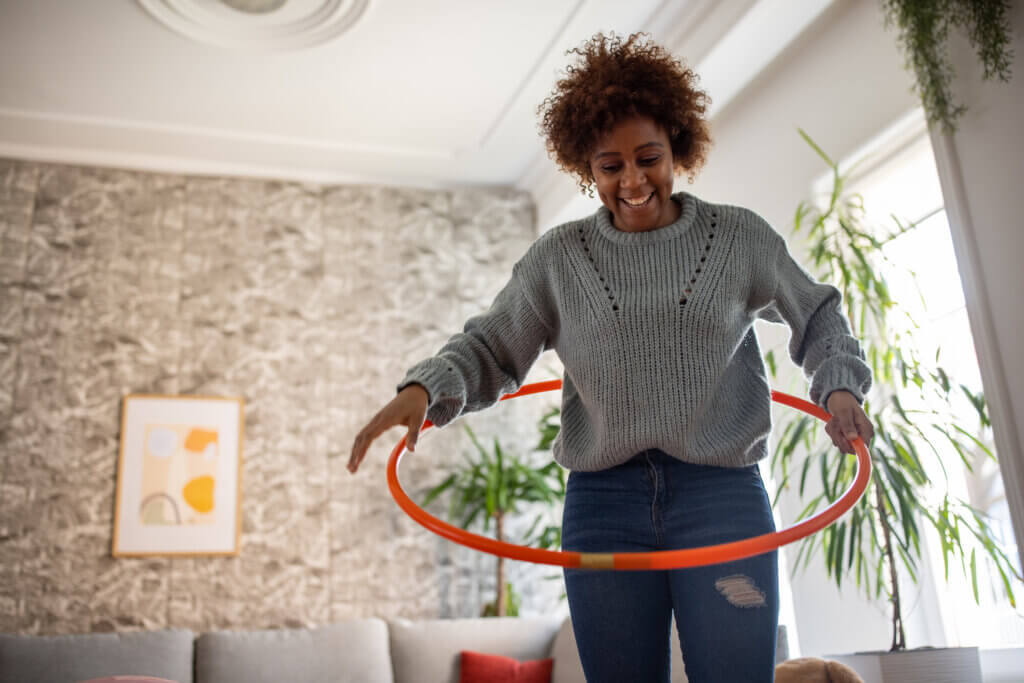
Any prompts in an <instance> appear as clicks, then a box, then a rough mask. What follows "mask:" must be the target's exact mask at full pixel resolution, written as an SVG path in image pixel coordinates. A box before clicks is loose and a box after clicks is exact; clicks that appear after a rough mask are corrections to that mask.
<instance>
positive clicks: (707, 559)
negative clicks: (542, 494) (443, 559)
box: [387, 379, 871, 570]
mask: <svg viewBox="0 0 1024 683" xmlns="http://www.w3.org/2000/svg"><path fill="white" fill-rule="evenodd" d="M561 388H562V380H558V379H556V380H550V381H547V382H536V383H534V384H527V385H525V386H523V387H522V388H521V389H520V390H519V391H517V392H516V393H514V394H508V395H507V396H503V397H502V399H501V400H502V401H505V400H508V399H512V398H518V397H520V396H528V395H530V394H539V393H541V392H545V391H555V390H557V389H561ZM772 400H773V401H775V402H776V403H782V404H784V405H787V406H790V407H792V408H796V409H798V410H802V411H803V412H805V413H807V414H808V415H811V416H812V417H816V418H818V419H819V420H822V421H825V422H827V421H828V420H829V419H831V417H832V416H831V415H829V413H828V412H826V411H825V410H822V409H821V408H819V407H818V406H816V405H814V404H813V403H811V402H810V401H805V400H803V399H801V398H797V397H796V396H791V395H790V394H784V393H782V392H780V391H772ZM432 426H433V424H432V423H431V422H430V421H429V420H427V421H426V422H425V423H424V425H423V429H422V430H421V433H422V431H426V430H427V429H429V428H430V427H432ZM852 445H853V449H854V451H855V452H856V455H857V474H856V477H855V478H854V481H853V484H851V485H850V488H848V489H847V490H846V492H845V493H844V494H843V495H842V497H841V498H839V500H837V501H836V502H834V503H832V505H830V506H828V507H827V508H825V509H824V510H822V511H821V512H820V513H818V514H817V515H815V516H814V517H811V518H809V519H805V520H804V521H802V522H799V523H798V524H794V525H793V526H791V527H788V528H786V529H783V530H781V531H775V532H773V533H769V534H762V535H760V536H754V537H751V538H747V539H744V540H741V541H733V542H731V543H721V544H718V545H711V546H704V547H702V548H687V549H684V550H659V551H655V552H646V553H635V552H632V553H581V552H574V551H566V550H543V549H541V548H530V547H527V546H522V545H515V544H513V543H503V542H499V541H496V540H494V539H493V538H488V537H486V536H480V535H478V534H473V533H470V532H468V531H465V530H464V529H460V528H458V527H456V526H452V525H451V524H448V523H447V522H444V521H441V520H440V519H438V518H437V517H434V516H433V515H431V514H430V513H428V512H427V511H425V510H424V509H423V508H421V507H420V506H418V505H417V504H416V503H414V502H413V501H412V499H411V498H409V496H408V495H406V493H405V491H404V490H403V489H402V486H401V484H400V483H399V481H398V464H399V461H400V460H401V458H402V455H403V454H404V452H405V450H406V449H405V437H402V440H401V441H399V442H398V445H396V446H395V448H394V450H393V451H392V452H391V457H390V459H389V460H388V469H387V475H388V489H390V491H391V495H392V497H394V499H395V502H396V503H398V505H399V507H401V508H402V509H403V510H404V511H405V512H406V514H408V515H409V516H410V517H412V518H413V519H414V520H416V521H417V522H419V523H420V524H421V525H422V526H424V527H426V528H427V529H429V530H430V531H433V532H434V533H435V534H438V535H439V536H443V537H444V538H447V539H448V540H450V541H454V542H455V543H459V544H461V545H464V546H468V547H470V548H474V549H476V550H480V551H483V552H485V553H490V554H492V555H498V556H500V557H505V558H508V559H510V560H521V561H523V562H532V563H535V564H550V565H556V566H559V567H567V568H573V569H576V568H580V569H632V570H637V569H680V568H683V567H698V566H702V565H707V564H718V563H720V562H731V561H733V560H739V559H742V558H745V557H751V556H753V555H760V554H761V553H766V552H770V551H772V550H775V549H776V548H779V547H781V546H783V545H786V544H788V543H792V542H793V541H797V540H799V539H801V538H804V537H805V536H809V535H811V534H813V533H814V532H816V531H820V530H822V529H824V528H825V527H827V526H828V525H830V524H832V523H833V522H834V521H836V520H837V519H838V518H839V517H840V516H842V515H843V514H844V513H846V511H847V510H849V509H850V508H852V507H853V506H854V505H855V504H856V503H857V501H858V500H859V499H860V497H861V496H862V495H864V491H865V490H866V489H867V486H868V481H869V480H870V479H871V455H870V454H869V453H868V449H867V446H866V445H865V444H864V441H863V439H861V438H860V437H857V438H855V439H854V440H853V441H852Z"/></svg>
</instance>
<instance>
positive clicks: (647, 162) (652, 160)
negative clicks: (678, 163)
mask: <svg viewBox="0 0 1024 683" xmlns="http://www.w3.org/2000/svg"><path fill="white" fill-rule="evenodd" d="M660 158H661V157H647V158H646V159H641V160H640V163H641V164H643V165H644V166H651V165H653V164H656V163H658V159H660Z"/></svg>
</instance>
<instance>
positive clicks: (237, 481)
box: [112, 394, 245, 557]
mask: <svg viewBox="0 0 1024 683" xmlns="http://www.w3.org/2000/svg"><path fill="white" fill-rule="evenodd" d="M244 409H245V404H244V401H243V399H241V398H238V397H213V396H166V395H159V394H128V395H126V396H124V397H123V400H122V407H121V436H120V449H119V454H118V465H117V489H116V494H115V512H114V539H113V550H112V554H113V556H114V557H145V556H154V555H175V556H209V555H228V556H237V555H238V554H239V552H240V542H241V530H242V515H241V509H242V507H241V506H242V445H243V442H244Z"/></svg>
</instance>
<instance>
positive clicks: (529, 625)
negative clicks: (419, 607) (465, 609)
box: [389, 617, 562, 683]
mask: <svg viewBox="0 0 1024 683" xmlns="http://www.w3.org/2000/svg"><path fill="white" fill-rule="evenodd" d="M561 623H562V618H561V617H494V618H488V619H428V620H418V621H409V620H407V619H395V620H393V621H391V622H389V626H390V629H389V631H390V634H391V663H392V664H393V665H394V670H395V683H458V680H459V653H460V652H462V651H463V650H473V651H476V652H487V653H490V654H496V655H503V656H505V657H512V658H513V659H517V660H519V661H525V660H529V659H544V658H545V657H548V656H549V653H550V651H551V643H552V641H553V639H554V637H555V634H556V633H557V632H558V627H559V626H560V625H561Z"/></svg>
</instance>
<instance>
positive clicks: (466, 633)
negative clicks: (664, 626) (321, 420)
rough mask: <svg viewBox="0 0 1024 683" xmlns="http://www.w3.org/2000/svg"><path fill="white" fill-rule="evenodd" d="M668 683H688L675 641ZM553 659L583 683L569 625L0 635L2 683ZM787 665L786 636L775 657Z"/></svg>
mask: <svg viewBox="0 0 1024 683" xmlns="http://www.w3.org/2000/svg"><path fill="white" fill-rule="evenodd" d="M672 642H673V665H672V669H673V675H672V681H673V683H680V682H683V681H686V676H685V674H684V673H683V663H682V656H681V654H680V653H679V649H678V648H679V646H678V639H676V638H672ZM462 650H474V651H477V652H487V653H491V654H499V655H504V656H506V657H513V658H515V659H518V660H520V661H523V660H530V659H544V658H547V657H552V658H554V661H555V666H554V673H553V675H552V679H551V680H552V683H585V682H584V677H583V671H582V669H581V667H580V662H579V657H578V655H577V654H576V643H575V640H574V639H573V635H572V627H571V625H570V624H569V621H568V619H562V618H560V617H528V618H502V619H495V618H490V619H434V620H421V621H408V620H404V619H394V620H390V621H384V620H382V619H373V618H371V619H355V620H351V621H345V622H341V623H337V624H332V625H329V626H323V627H319V628H307V629H282V630H265V631H212V632H207V633H201V634H199V635H198V636H196V635H195V634H194V633H192V632H191V631H185V630H168V631H142V632H129V633H96V634H83V635H65V636H26V635H0V683H75V682H76V681H83V680H87V679H90V678H99V677H101V676H116V675H127V674H136V675H147V676H155V677H159V678H167V679H170V680H172V681H177V682H178V683H281V682H282V681H289V683H306V682H309V683H312V682H314V681H315V682H316V683H457V681H458V679H459V666H458V660H459V652H460V651H462ZM787 657H788V648H787V645H786V638H785V629H784V627H780V630H779V647H778V650H777V651H776V658H777V660H778V661H782V660H784V659H786V658H787Z"/></svg>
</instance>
